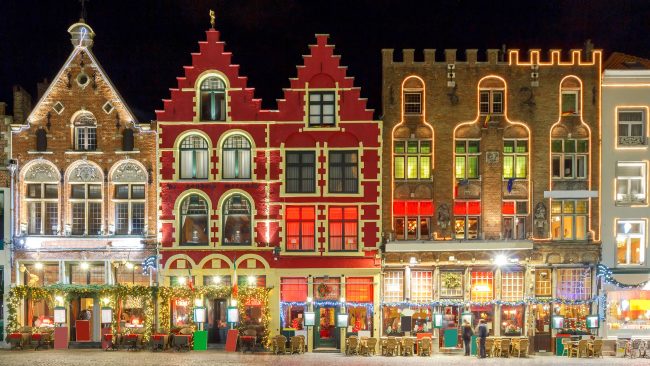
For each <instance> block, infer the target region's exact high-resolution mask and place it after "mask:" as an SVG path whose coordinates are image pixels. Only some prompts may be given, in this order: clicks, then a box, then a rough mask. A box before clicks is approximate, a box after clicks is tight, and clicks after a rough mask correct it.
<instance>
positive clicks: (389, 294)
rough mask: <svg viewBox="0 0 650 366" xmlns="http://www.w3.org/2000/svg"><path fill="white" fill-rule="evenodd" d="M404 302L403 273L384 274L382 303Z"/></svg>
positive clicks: (391, 272) (387, 272)
mask: <svg viewBox="0 0 650 366" xmlns="http://www.w3.org/2000/svg"><path fill="white" fill-rule="evenodd" d="M403 300H404V272H402V271H386V272H384V294H383V301H384V302H399V301H403Z"/></svg>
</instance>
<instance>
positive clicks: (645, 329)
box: [606, 290, 650, 337]
mask: <svg viewBox="0 0 650 366" xmlns="http://www.w3.org/2000/svg"><path fill="white" fill-rule="evenodd" d="M606 325H607V327H608V330H607V335H609V336H612V335H616V336H619V337H621V336H632V335H635V336H640V335H643V336H648V335H650V291H648V290H621V291H608V292H607V322H606Z"/></svg>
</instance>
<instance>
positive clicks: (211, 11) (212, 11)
mask: <svg viewBox="0 0 650 366" xmlns="http://www.w3.org/2000/svg"><path fill="white" fill-rule="evenodd" d="M210 25H211V26H212V28H214V10H212V9H210Z"/></svg>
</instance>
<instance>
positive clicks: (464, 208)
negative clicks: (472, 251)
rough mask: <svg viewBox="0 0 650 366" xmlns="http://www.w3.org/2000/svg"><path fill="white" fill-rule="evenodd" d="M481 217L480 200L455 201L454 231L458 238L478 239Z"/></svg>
mask: <svg viewBox="0 0 650 366" xmlns="http://www.w3.org/2000/svg"><path fill="white" fill-rule="evenodd" d="M480 217H481V202H480V201H456V202H455V203H454V232H455V236H456V239H459V240H462V239H478V237H479V235H478V233H479V223H480Z"/></svg>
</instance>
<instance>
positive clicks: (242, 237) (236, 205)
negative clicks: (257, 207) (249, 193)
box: [222, 194, 252, 245]
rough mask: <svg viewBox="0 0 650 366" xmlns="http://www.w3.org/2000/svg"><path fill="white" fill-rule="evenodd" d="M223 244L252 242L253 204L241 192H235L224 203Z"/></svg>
mask: <svg viewBox="0 0 650 366" xmlns="http://www.w3.org/2000/svg"><path fill="white" fill-rule="evenodd" d="M222 215H223V240H222V243H223V245H250V244H251V237H252V233H251V217H252V216H251V204H250V202H249V201H248V200H247V199H246V197H244V196H242V195H241V194H233V195H232V196H230V197H229V198H228V199H227V200H226V201H225V202H224V204H223V209H222Z"/></svg>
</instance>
